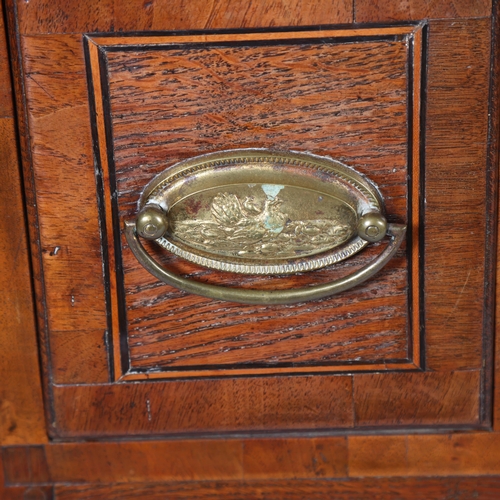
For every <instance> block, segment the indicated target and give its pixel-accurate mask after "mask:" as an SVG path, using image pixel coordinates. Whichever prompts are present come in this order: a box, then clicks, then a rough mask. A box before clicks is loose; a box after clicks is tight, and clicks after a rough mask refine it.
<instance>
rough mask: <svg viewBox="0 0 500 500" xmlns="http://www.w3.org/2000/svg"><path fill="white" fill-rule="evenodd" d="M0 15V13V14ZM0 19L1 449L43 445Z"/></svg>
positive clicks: (20, 199) (25, 246)
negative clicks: (12, 445)
mask: <svg viewBox="0 0 500 500" xmlns="http://www.w3.org/2000/svg"><path fill="white" fill-rule="evenodd" d="M1 13H2V12H1V11H0V14H1ZM2 19H3V17H2V16H1V15H0V116H1V117H0V138H1V140H0V165H1V168H0V211H1V213H2V217H1V218H0V231H1V234H2V235H3V237H2V238H1V239H0V269H1V272H0V344H1V345H2V359H3V361H2V362H1V363H0V379H1V380H2V383H1V384H0V444H1V445H7V444H22V443H30V442H32V443H42V442H46V440H47V437H46V434H45V422H44V416H43V406H42V389H41V380H40V372H39V364H38V354H37V340H36V327H35V319H34V311H33V299H32V295H31V294H32V288H31V279H30V267H29V255H28V242H27V234H26V222H25V218H24V209H23V195H22V188H21V179H20V171H19V157H18V150H17V138H16V124H15V119H14V114H13V113H14V109H13V103H12V97H13V96H12V89H11V86H10V67H9V64H8V53H7V45H6V38H5V27H4V25H3V21H2Z"/></svg>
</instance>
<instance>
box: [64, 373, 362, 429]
mask: <svg viewBox="0 0 500 500" xmlns="http://www.w3.org/2000/svg"><path fill="white" fill-rule="evenodd" d="M54 396H55V404H54V406H55V409H56V412H57V415H56V420H57V422H56V429H55V432H56V433H57V435H58V436H59V437H76V436H79V437H84V436H95V435H98V436H101V437H104V436H125V435H127V436H131V435H140V434H144V433H152V434H165V433H167V434H171V433H186V432H221V431H226V432H227V431H251V430H261V431H262V430H277V429H288V430H292V429H321V428H332V427H339V428H346V427H347V428H348V427H352V424H353V414H352V381H351V377H350V376H342V375H338V376H327V375H324V376H295V377H284V376H282V377H272V378H265V377H263V378H240V379H230V378H221V379H205V380H203V379H202V380H180V381H175V380H172V381H169V382H163V381H161V382H160V381H158V382H154V383H149V384H144V383H135V384H134V383H127V384H109V385H95V386H66V387H55V388H54Z"/></svg>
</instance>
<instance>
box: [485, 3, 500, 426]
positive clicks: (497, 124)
mask: <svg viewBox="0 0 500 500" xmlns="http://www.w3.org/2000/svg"><path fill="white" fill-rule="evenodd" d="M492 30H493V35H492V37H493V40H492V41H493V45H492V47H493V52H492V57H493V66H492V81H491V85H492V89H493V91H492V94H491V104H490V110H491V111H490V112H491V128H490V137H489V139H490V143H489V148H490V149H489V161H490V165H491V169H492V174H491V179H490V182H491V186H492V187H493V188H494V191H493V193H495V196H496V197H495V196H492V199H491V204H492V205H493V208H495V202H496V209H497V211H496V214H495V215H496V217H497V223H498V225H497V228H496V233H495V232H493V234H494V238H493V239H492V245H493V246H495V245H496V247H497V252H496V255H494V256H493V259H492V263H493V266H496V274H495V278H496V279H492V280H491V281H490V282H489V285H490V287H489V290H488V291H489V292H490V293H491V300H493V301H494V303H495V314H494V315H491V316H490V321H491V323H490V324H491V333H492V336H493V339H494V340H493V342H494V346H495V347H494V350H492V351H490V355H491V356H492V357H493V358H494V359H493V367H492V371H490V372H488V373H487V377H488V378H487V383H493V391H492V392H493V401H492V406H493V408H492V413H493V429H494V430H495V431H498V430H500V338H499V335H500V266H499V262H500V259H499V255H500V239H499V238H498V234H499V226H500V218H499V214H500V210H499V204H500V196H499V192H498V186H499V178H500V5H499V4H498V3H497V4H496V5H495V10H494V13H493V21H492ZM493 289H494V290H493ZM490 377H491V378H490Z"/></svg>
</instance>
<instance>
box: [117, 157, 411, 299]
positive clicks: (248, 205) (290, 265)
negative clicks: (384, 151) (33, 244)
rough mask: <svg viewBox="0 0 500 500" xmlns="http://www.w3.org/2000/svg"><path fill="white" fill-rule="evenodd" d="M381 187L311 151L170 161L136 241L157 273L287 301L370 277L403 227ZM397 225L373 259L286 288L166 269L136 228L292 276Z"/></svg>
mask: <svg viewBox="0 0 500 500" xmlns="http://www.w3.org/2000/svg"><path fill="white" fill-rule="evenodd" d="M383 212H384V206H383V200H382V197H381V195H380V193H379V192H378V189H377V188H376V186H375V185H374V184H373V183H371V182H370V181H369V180H368V179H366V178H365V177H363V176H362V175H360V174H358V173H357V172H356V171H355V170H353V169H351V168H349V167H346V166H345V165H343V164H341V163H339V162H337V161H335V160H332V159H330V158H325V157H319V156H315V155H312V154H308V153H295V152H276V151H269V150H261V149H240V150H231V151H224V152H222V153H211V154H208V155H203V156H199V157H196V158H191V159H189V160H186V161H182V162H180V163H178V164H177V165H174V166H172V167H170V168H167V169H166V170H165V171H164V172H162V173H161V174H160V175H159V176H157V177H156V178H155V179H153V180H152V181H151V182H150V183H149V184H148V185H147V186H146V188H145V189H144V192H143V194H142V196H141V199H140V201H139V213H138V216H137V219H136V221H135V222H126V235H127V240H128V242H129V245H130V248H131V249H132V251H133V252H134V254H135V255H136V257H137V258H138V259H139V261H140V262H141V264H142V265H143V266H144V267H146V269H148V270H149V271H150V272H151V273H152V274H154V275H155V276H156V277H158V278H160V279H161V280H163V281H165V282H167V283H169V284H172V285H174V286H178V287H179V288H182V289H183V290H189V291H192V292H193V293H197V294H200V295H205V296H209V297H212V298H216V297H218V298H222V297H224V298H225V300H233V301H236V302H245V303H255V302H260V301H266V302H269V301H271V302H272V303H279V304H283V303H291V302H300V301H302V300H309V299H311V298H320V297H325V296H328V295H332V294H334V293H338V292H339V291H342V290H345V289H346V288H349V287H351V286H355V285H356V284H358V283H361V282H362V281H364V280H366V279H368V278H369V277H370V276H372V275H373V273H374V272H376V271H377V270H378V269H380V268H381V267H382V266H383V265H385V263H386V262H387V260H388V259H389V258H390V256H392V255H393V253H394V252H395V251H396V249H397V247H398V246H399V245H400V243H401V241H402V238H403V237H404V233H405V226H402V225H397V224H392V225H389V226H388V224H387V221H386V219H385V217H384V215H383ZM388 231H389V232H390V231H392V233H391V235H392V240H391V243H390V244H389V246H388V248H387V249H386V250H385V251H384V252H382V254H381V255H380V256H379V257H378V258H377V259H376V260H375V261H374V262H372V263H371V264H370V265H368V266H365V267H364V268H363V269H361V270H360V271H358V272H357V273H355V274H353V275H351V276H349V277H347V278H343V279H341V280H340V281H336V282H332V283H330V284H328V285H321V286H317V287H311V288H307V289H304V290H289V291H287V292H282V291H279V292H278V291H276V292H259V291H257V290H245V291H244V290H239V291H238V293H236V291H235V290H234V289H229V288H224V287H213V286H209V285H204V284H200V283H196V282H189V283H190V284H188V282H187V280H184V279H183V278H181V277H179V276H176V275H174V274H172V273H170V272H169V271H168V270H165V269H161V268H160V267H159V266H158V264H157V263H156V262H155V261H154V260H153V259H152V258H151V257H150V256H149V255H148V254H147V253H146V252H145V250H144V248H143V247H142V245H141V244H140V242H139V240H138V238H137V235H139V236H141V237H143V238H146V239H150V240H154V241H155V242H156V243H158V244H159V245H160V246H161V247H163V248H165V249H166V250H169V251H170V252H172V253H174V254H176V255H178V256H180V257H183V258H185V259H187V260H190V261H192V262H195V263H197V264H200V265H202V266H205V267H209V268H212V269H218V270H222V271H231V272H238V273H247V274H269V275H270V274H286V273H295V272H302V271H309V270H313V269H318V268H321V267H325V266H329V265H332V264H335V263H336V262H339V261H341V260H343V259H346V258H348V257H350V256H351V255H354V254H355V253H357V252H359V251H360V250H361V249H362V248H364V247H365V246H366V245H368V244H369V243H370V242H377V241H380V240H382V239H383V238H384V237H385V236H386V233H387V232H388Z"/></svg>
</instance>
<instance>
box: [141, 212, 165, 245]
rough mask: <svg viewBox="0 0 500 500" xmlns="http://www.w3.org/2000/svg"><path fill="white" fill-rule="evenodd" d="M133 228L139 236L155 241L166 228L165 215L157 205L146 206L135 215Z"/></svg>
mask: <svg viewBox="0 0 500 500" xmlns="http://www.w3.org/2000/svg"><path fill="white" fill-rule="evenodd" d="M135 227H136V230H137V234H139V236H142V237H143V238H145V239H147V240H157V239H158V238H161V237H162V236H163V235H164V234H165V232H166V230H167V228H168V220H167V214H166V213H165V212H164V211H163V210H162V209H161V208H160V207H159V206H158V205H146V206H145V207H143V208H142V210H141V211H140V212H139V214H138V215H137V219H136V222H135Z"/></svg>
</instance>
